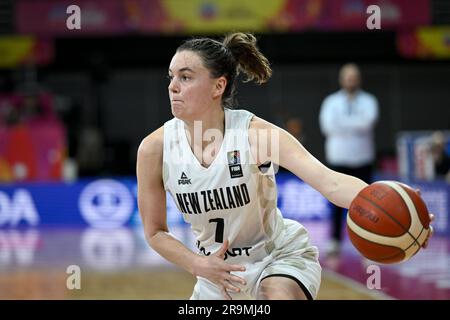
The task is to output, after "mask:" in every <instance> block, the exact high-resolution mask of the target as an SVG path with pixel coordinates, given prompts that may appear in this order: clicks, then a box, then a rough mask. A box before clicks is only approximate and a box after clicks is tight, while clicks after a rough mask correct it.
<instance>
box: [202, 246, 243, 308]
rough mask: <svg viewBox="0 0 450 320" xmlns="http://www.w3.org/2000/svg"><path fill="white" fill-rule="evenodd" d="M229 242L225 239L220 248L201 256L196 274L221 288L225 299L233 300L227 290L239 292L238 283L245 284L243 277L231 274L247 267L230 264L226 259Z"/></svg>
mask: <svg viewBox="0 0 450 320" xmlns="http://www.w3.org/2000/svg"><path fill="white" fill-rule="evenodd" d="M228 245H229V242H228V240H225V241H224V243H223V244H222V246H221V247H220V249H219V250H218V251H217V252H216V253H214V254H211V255H209V256H205V257H200V258H199V263H198V264H197V267H196V275H197V276H199V277H203V278H206V279H208V280H209V281H211V282H213V283H215V284H216V285H217V286H218V287H219V288H220V290H221V292H222V294H223V295H224V297H225V299H227V300H231V296H230V295H229V293H228V291H227V290H230V291H234V292H239V291H240V289H239V288H238V287H237V286H236V284H238V283H240V284H242V285H245V284H246V282H245V280H244V279H243V278H241V277H238V276H235V275H233V274H231V272H232V271H241V272H243V271H245V267H244V266H241V265H237V264H229V263H226V262H225V261H224V258H225V253H226V252H227V250H228Z"/></svg>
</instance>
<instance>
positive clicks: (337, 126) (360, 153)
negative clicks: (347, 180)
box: [319, 90, 378, 167]
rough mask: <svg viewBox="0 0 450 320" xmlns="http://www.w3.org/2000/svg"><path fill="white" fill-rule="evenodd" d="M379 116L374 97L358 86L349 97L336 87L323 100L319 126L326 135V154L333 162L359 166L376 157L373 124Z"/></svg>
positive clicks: (338, 164) (327, 158)
mask: <svg viewBox="0 0 450 320" xmlns="http://www.w3.org/2000/svg"><path fill="white" fill-rule="evenodd" d="M377 119H378V101H377V99H376V98H375V97H374V96H373V95H371V94H370V93H367V92H365V91H363V90H358V91H357V92H356V93H355V95H354V96H353V98H352V99H351V100H349V98H348V95H347V93H346V92H345V91H344V90H339V91H337V92H335V93H333V94H331V95H329V96H328V97H326V98H325V99H324V101H323V103H322V107H321V110H320V115H319V122H320V128H321V130H322V133H323V134H324V135H325V137H326V141H325V156H326V160H327V162H328V163H329V164H331V165H335V166H346V167H359V166H364V165H368V164H370V163H372V162H373V161H374V160H375V142H374V132H373V131H374V127H375V124H376V121H377Z"/></svg>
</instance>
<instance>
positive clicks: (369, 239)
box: [347, 216, 425, 262]
mask: <svg viewBox="0 0 450 320" xmlns="http://www.w3.org/2000/svg"><path fill="white" fill-rule="evenodd" d="M347 218H348V219H350V222H351V223H348V226H349V227H350V230H351V231H352V232H353V233H354V234H355V236H357V237H358V238H360V239H362V240H364V241H367V242H370V243H373V244H377V245H382V246H386V247H391V248H396V249H399V250H401V251H402V252H403V253H404V257H403V259H402V260H401V261H406V260H408V259H409V258H410V257H412V256H414V255H415V254H416V253H417V252H418V251H419V250H420V245H418V244H417V241H416V240H415V239H413V241H412V242H411V244H409V245H408V246H407V247H406V248H402V247H401V246H400V245H398V244H396V243H395V240H398V241H400V242H403V241H404V240H405V239H403V240H400V239H401V238H408V239H410V238H409V237H408V234H407V233H405V234H403V235H402V236H400V237H389V236H381V235H378V234H372V235H370V232H369V231H367V230H365V229H363V228H361V227H360V226H358V225H357V224H355V222H354V221H353V220H351V217H350V216H348V217H347ZM348 219H347V222H349V221H348ZM351 224H354V225H355V227H356V228H357V229H359V228H361V230H359V231H356V230H355V229H353V228H352V225H351ZM424 229H425V228H424ZM360 231H362V233H366V232H367V233H369V235H367V234H366V235H364V234H362V235H361V234H360V233H359V232H360ZM372 236H375V237H372ZM374 238H378V239H374ZM380 238H391V239H394V243H392V242H391V241H389V240H387V239H384V241H386V243H383V240H382V239H380ZM379 240H381V241H379ZM389 243H391V244H389ZM392 244H394V245H392ZM414 244H416V245H417V246H418V249H417V250H411V249H412V248H414ZM397 255H398V254H395V255H392V256H387V257H383V258H377V261H379V262H381V261H383V260H388V259H393V258H394V257H396V256H397Z"/></svg>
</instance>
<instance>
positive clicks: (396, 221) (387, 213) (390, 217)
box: [358, 194, 408, 238]
mask: <svg viewBox="0 0 450 320" xmlns="http://www.w3.org/2000/svg"><path fill="white" fill-rule="evenodd" d="M358 197H359V198H361V199H364V200H366V201H367V202H369V203H370V204H372V205H373V206H374V207H376V208H377V209H380V211H381V212H382V213H384V214H385V215H386V216H387V217H388V218H389V219H391V220H392V221H393V222H394V223H395V224H397V225H398V226H400V228H401V229H402V230H403V231H404V232H408V230H406V229H405V227H404V226H403V225H402V224H401V223H400V222H399V221H398V220H397V219H395V218H394V217H393V216H391V215H390V214H389V212H387V211H385V210H384V209H383V208H382V207H380V206H379V205H378V204H377V203H375V202H373V201H372V200H371V199H368V198H366V197H365V196H363V195H361V194H359V195H358ZM370 232H372V233H374V234H378V235H381V234H379V233H376V232H373V231H370ZM383 236H384V235H383ZM386 237H389V236H386ZM393 238H394V237H393Z"/></svg>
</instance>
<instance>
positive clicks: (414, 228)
mask: <svg viewBox="0 0 450 320" xmlns="http://www.w3.org/2000/svg"><path fill="white" fill-rule="evenodd" d="M380 183H383V184H385V185H387V186H389V187H390V188H391V189H393V190H394V191H395V192H397V193H398V194H399V195H400V197H401V198H402V199H403V201H404V202H405V204H406V206H407V207H408V209H409V212H410V215H411V225H410V226H409V229H408V231H407V232H408V234H409V235H411V237H412V238H413V239H414V241H416V242H417V245H418V246H419V247H420V243H419V242H418V241H417V239H418V237H419V236H420V233H421V232H420V231H419V230H420V227H421V226H422V228H423V225H422V222H421V220H420V218H419V214H418V213H417V208H416V205H415V204H414V202H413V201H412V199H411V197H410V196H409V194H408V193H407V192H406V191H405V189H404V188H403V187H402V186H401V185H400V184H398V183H395V182H390V181H380ZM419 222H420V224H419ZM413 233H415V234H417V233H419V236H417V237H415V236H414V235H413Z"/></svg>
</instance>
